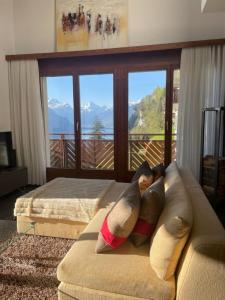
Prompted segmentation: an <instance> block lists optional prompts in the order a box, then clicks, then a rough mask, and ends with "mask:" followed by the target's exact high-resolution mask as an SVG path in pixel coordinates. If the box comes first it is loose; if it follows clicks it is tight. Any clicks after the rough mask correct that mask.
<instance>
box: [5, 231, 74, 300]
mask: <svg viewBox="0 0 225 300" xmlns="http://www.w3.org/2000/svg"><path fill="white" fill-rule="evenodd" d="M12 240H13V241H14V242H12V244H10V245H9V246H8V247H7V248H6V249H5V250H4V251H3V252H2V253H1V254H0V299H2V300H6V299H7V300H9V299H10V300H11V299H12V300H14V299H15V300H19V299H30V300H31V299H40V300H41V299H43V300H44V299H46V300H47V299H51V300H54V299H57V287H58V285H59V281H58V280H57V277H56V268H57V265H58V264H59V262H60V261H61V260H62V258H63V257H64V256H65V254H66V253H67V252H68V250H69V249H70V247H71V246H72V245H73V243H74V240H69V239H61V238H53V237H41V236H28V235H26V236H22V237H20V238H18V239H17V238H16V239H15V237H14V238H13V239H12ZM0 248H1V243H0Z"/></svg>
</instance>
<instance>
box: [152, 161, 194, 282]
mask: <svg viewBox="0 0 225 300" xmlns="http://www.w3.org/2000/svg"><path fill="white" fill-rule="evenodd" d="M165 187H166V192H165V195H166V203H165V207H164V209H163V212H162V214H161V216H160V218H159V221H158V224H157V228H156V230H155V232H154V234H153V237H152V241H151V246H150V264H151V266H152V268H153V269H154V270H155V272H156V274H157V276H158V277H159V278H161V279H165V280H168V279H169V278H170V277H171V276H173V275H174V273H175V270H176V266H177V263H178V260H179V258H180V255H181V252H182V250H183V248H184V245H185V243H186V241H187V239H188V235H189V233H190V230H191V226H192V207H191V203H190V200H189V197H188V194H187V192H186V190H185V187H184V185H183V182H182V179H181V177H180V175H179V171H178V168H177V165H176V163H172V164H171V165H170V166H169V167H168V168H167V170H166V177H165Z"/></svg>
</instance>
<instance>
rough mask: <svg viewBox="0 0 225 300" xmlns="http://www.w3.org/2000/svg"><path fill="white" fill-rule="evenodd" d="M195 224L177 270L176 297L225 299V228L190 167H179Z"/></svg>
mask: <svg viewBox="0 0 225 300" xmlns="http://www.w3.org/2000/svg"><path fill="white" fill-rule="evenodd" d="M179 171H180V175H181V177H182V179H183V182H184V185H185V187H186V190H187V192H188V194H189V197H190V200H191V203H192V208H193V226H192V231H191V234H190V237H189V240H188V242H187V244H186V246H185V248H184V250H183V253H182V256H181V259H180V262H179V265H178V268H177V272H176V282H177V291H176V299H179V300H192V299H197V300H211V299H217V300H224V299H225V230H224V228H223V226H222V224H221V223H220V221H219V219H218V217H217V216H216V214H215V212H214V211H213V209H212V207H211V205H210V203H209V201H208V199H207V198H206V197H205V195H204V193H203V191H202V189H201V187H200V185H199V184H198V182H197V181H196V180H195V179H194V177H193V175H192V174H191V172H190V171H188V170H184V169H180V170H179Z"/></svg>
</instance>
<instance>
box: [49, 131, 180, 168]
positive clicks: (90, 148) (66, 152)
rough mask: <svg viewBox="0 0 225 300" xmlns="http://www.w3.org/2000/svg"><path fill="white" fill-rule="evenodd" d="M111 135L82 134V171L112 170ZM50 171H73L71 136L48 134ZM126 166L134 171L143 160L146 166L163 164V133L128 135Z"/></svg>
mask: <svg viewBox="0 0 225 300" xmlns="http://www.w3.org/2000/svg"><path fill="white" fill-rule="evenodd" d="M113 137H114V136H113V134H105V133H95V134H93V133H85V134H82V135H81V167H82V169H95V170H96V169H97V170H113V169H114V140H113ZM175 139H176V135H175V134H173V139H172V153H171V155H172V159H175V158H176V140H175ZM49 141H50V161H51V162H50V163H51V167H52V168H75V165H76V157H75V139H74V134H49ZM128 149H129V153H128V167H129V170H136V169H137V167H138V166H139V165H140V164H141V163H142V162H143V161H145V160H147V161H148V162H149V164H150V166H154V165H157V164H159V163H162V162H163V161H164V134H157V133H154V134H129V135H128Z"/></svg>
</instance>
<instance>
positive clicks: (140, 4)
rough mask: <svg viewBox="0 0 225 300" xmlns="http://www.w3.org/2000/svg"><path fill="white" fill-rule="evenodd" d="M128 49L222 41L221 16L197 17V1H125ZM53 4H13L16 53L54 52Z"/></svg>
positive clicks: (44, 0)
mask: <svg viewBox="0 0 225 300" xmlns="http://www.w3.org/2000/svg"><path fill="white" fill-rule="evenodd" d="M128 2H129V45H130V46H133V45H147V44H158V43H168V42H179V41H188V40H200V39H212V38H223V37H225V28H224V19H225V13H213V14H201V0H166V1H165V0H128ZM54 3H55V0H38V1H36V0H19V1H18V0H14V12H15V48H16V52H17V53H24V52H25V53H27V52H52V51H55V29H54V27H55V17H54V13H55V4H54Z"/></svg>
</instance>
